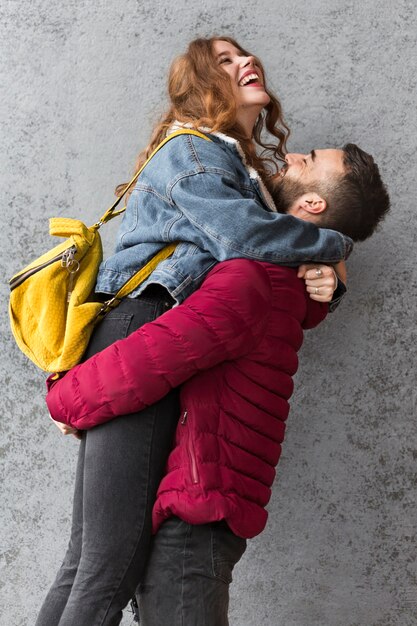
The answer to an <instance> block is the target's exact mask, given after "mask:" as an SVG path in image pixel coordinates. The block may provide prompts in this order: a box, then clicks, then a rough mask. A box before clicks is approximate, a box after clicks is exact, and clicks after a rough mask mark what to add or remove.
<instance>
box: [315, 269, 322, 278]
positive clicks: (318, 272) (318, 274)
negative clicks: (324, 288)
mask: <svg viewBox="0 0 417 626" xmlns="http://www.w3.org/2000/svg"><path fill="white" fill-rule="evenodd" d="M316 276H317V277H319V276H323V272H322V270H321V269H320V268H319V267H317V268H316Z"/></svg>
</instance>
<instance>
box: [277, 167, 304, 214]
mask: <svg viewBox="0 0 417 626" xmlns="http://www.w3.org/2000/svg"><path fill="white" fill-rule="evenodd" d="M308 191H311V185H309V186H308V188H307V185H305V184H303V183H300V182H299V181H297V180H291V178H287V177H286V176H284V177H283V178H276V179H275V180H274V182H273V185H272V190H271V194H272V197H273V199H274V202H275V206H276V207H277V210H278V212H279V213H287V212H288V211H289V209H291V207H292V206H293V205H294V203H295V202H296V200H298V198H299V197H300V196H303V195H304V194H305V193H308Z"/></svg>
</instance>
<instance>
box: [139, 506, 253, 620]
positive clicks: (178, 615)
mask: <svg viewBox="0 0 417 626" xmlns="http://www.w3.org/2000/svg"><path fill="white" fill-rule="evenodd" d="M245 549H246V540H245V539H242V538H241V537H237V536H236V535H235V534H233V533H232V531H231V530H230V529H229V527H228V526H227V524H226V523H225V522H215V523H212V524H203V525H201V526H195V525H191V524H187V523H186V522H184V521H182V520H180V519H179V518H178V517H171V518H169V519H168V520H167V521H166V522H164V524H163V525H162V526H161V528H160V529H159V531H158V533H157V534H156V535H155V537H154V539H153V544H152V550H151V555H150V558H149V562H148V566H147V569H146V573H145V577H144V578H143V580H142V582H141V583H140V585H139V587H138V590H137V599H138V604H139V616H140V617H139V620H140V626H227V625H228V624H229V621H228V617H227V613H228V608H229V585H230V583H231V582H232V570H233V568H234V566H235V565H236V563H237V562H238V561H239V559H240V558H241V556H242V554H243V553H244V551H245Z"/></svg>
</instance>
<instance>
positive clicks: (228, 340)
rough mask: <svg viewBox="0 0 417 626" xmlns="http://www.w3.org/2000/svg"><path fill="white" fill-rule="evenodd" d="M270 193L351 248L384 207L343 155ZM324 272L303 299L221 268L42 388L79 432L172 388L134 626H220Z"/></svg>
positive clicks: (256, 525)
mask: <svg viewBox="0 0 417 626" xmlns="http://www.w3.org/2000/svg"><path fill="white" fill-rule="evenodd" d="M272 193H273V195H274V198H275V200H276V203H277V205H278V206H279V208H280V210H282V211H285V212H287V213H291V214H292V215H294V216H296V217H299V218H300V219H305V220H310V221H313V222H314V223H316V224H317V225H319V226H325V227H327V228H332V229H336V230H340V231H341V232H343V233H345V234H348V235H349V236H350V237H351V238H352V239H354V240H355V241H362V240H364V239H366V238H367V237H369V236H370V235H371V234H372V232H373V231H374V230H375V228H376V226H377V225H378V223H379V222H380V221H381V220H382V219H383V217H384V216H385V214H386V212H387V211H388V209H389V198H388V194H387V192H386V190H385V187H384V185H383V183H382V181H381V178H380V176H379V172H378V168H377V166H376V165H375V163H374V161H373V159H372V157H370V156H369V155H367V154H366V153H364V152H363V151H361V150H360V149H359V148H357V147H356V146H354V145H353V144H348V145H347V146H345V147H344V149H343V150H316V151H312V152H311V153H310V154H309V155H302V154H288V155H287V157H286V164H285V165H284V167H283V168H282V169H281V170H280V172H279V173H278V175H277V176H276V178H275V180H274V182H273V186H272ZM321 272H322V270H321V269H320V268H316V269H314V270H312V269H309V270H308V269H307V268H304V270H303V272H301V273H305V274H306V276H307V279H308V280H307V291H308V292H309V293H310V294H311V295H312V298H313V299H311V298H309V297H308V296H307V294H306V289H305V287H304V283H303V282H302V281H301V280H300V278H299V277H298V276H297V270H296V269H293V268H284V267H279V266H274V265H271V264H269V263H263V262H262V263H261V262H257V261H247V260H242V259H237V260H233V261H226V262H224V263H219V264H218V265H217V266H216V267H215V268H214V269H213V270H212V271H211V272H210V273H209V274H208V276H207V278H206V279H205V281H204V283H203V285H202V286H201V288H200V289H199V290H198V291H197V292H195V293H194V294H193V295H192V296H190V297H189V298H188V299H187V300H186V301H185V302H184V303H183V304H181V305H180V306H178V307H175V308H174V309H172V310H170V311H167V312H166V313H165V314H164V315H163V316H161V317H160V318H158V319H157V320H155V321H154V322H151V323H149V324H145V325H144V326H142V327H141V328H140V329H139V330H137V331H135V332H134V333H132V334H131V335H130V336H129V337H127V338H126V339H123V340H121V341H118V342H116V343H115V344H112V345H111V346H109V347H108V348H106V349H105V350H103V351H102V352H100V353H98V354H96V355H94V356H93V357H92V358H90V359H89V360H88V361H86V362H85V363H83V364H81V365H79V366H77V367H75V368H73V369H72V370H71V371H70V372H69V373H68V374H66V376H65V377H64V378H63V379H62V380H61V381H59V382H58V383H55V384H54V385H53V386H52V387H51V389H50V391H49V394H48V397H47V402H48V406H49V409H50V412H51V415H52V417H53V418H54V419H55V420H58V421H61V422H65V423H66V424H68V425H69V426H70V427H72V428H75V429H86V428H91V427H92V426H95V425H98V424H100V423H103V422H105V421H108V420H110V419H113V418H115V417H117V416H118V415H125V414H126V413H129V412H133V411H135V412H136V411H139V410H141V409H142V408H144V407H145V406H148V405H150V404H153V403H154V402H156V401H157V400H158V399H159V398H161V397H163V396H164V395H165V394H166V393H168V391H169V390H170V389H172V388H173V387H176V386H178V385H182V388H181V417H180V420H179V424H178V428H177V434H176V439H175V444H174V447H173V450H172V452H171V454H170V457H169V460H168V464H167V472H166V476H165V477H164V478H163V480H162V482H161V484H160V487H159V489H158V494H157V498H156V502H155V505H154V509H153V527H154V532H156V531H158V532H157V533H156V535H155V539H154V544H153V549H152V553H151V556H150V559H149V564H148V569H147V574H146V577H145V580H143V581H140V583H141V584H140V587H139V597H140V613H141V624H143V626H165V624H166V625H168V624H169V625H170V626H176V624H189V625H190V626H199V625H200V624H212V625H213V626H224V625H226V624H227V623H228V621H227V607H228V587H229V583H230V581H231V572H232V569H233V567H234V565H235V563H236V562H237V561H238V560H239V558H240V557H241V555H242V554H243V552H244V550H245V546H246V538H249V537H253V536H255V535H257V534H259V533H260V532H261V531H262V530H263V528H264V526H265V523H266V519H267V513H266V511H265V508H264V507H265V505H266V504H267V502H268V500H269V497H270V493H271V492H270V489H271V485H272V483H273V480H274V476H275V466H276V464H277V462H278V459H279V456H280V452H281V443H282V441H283V438H284V432H285V421H286V418H287V416H288V411H289V405H288V400H289V398H290V396H291V394H292V389H293V384H292V376H293V375H294V373H295V372H296V370H297V364H298V362H297V351H298V349H299V348H300V346H301V343H302V340H303V329H304V328H311V327H314V326H316V325H317V324H318V323H319V322H320V321H322V320H323V319H324V317H325V316H326V313H327V308H328V307H327V304H325V303H324V302H325V301H326V300H327V299H328V293H326V292H323V293H321V292H320V289H321V288H320V287H319V288H318V287H317V286H315V284H314V280H317V279H318V278H320V279H322V277H321V276H320V274H321ZM323 289H327V287H326V285H324V287H323ZM313 300H316V301H313ZM121 306H123V303H122V305H121Z"/></svg>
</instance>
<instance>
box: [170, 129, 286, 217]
mask: <svg viewBox="0 0 417 626" xmlns="http://www.w3.org/2000/svg"><path fill="white" fill-rule="evenodd" d="M192 127H193V126H192V124H190V123H186V124H183V123H182V122H177V121H175V122H173V124H172V126H171V127H170V128H169V129H168V131H167V135H169V134H170V133H173V132H175V131H176V130H180V129H181V128H192ZM198 130H199V131H200V132H202V133H207V134H210V135H214V136H215V137H218V138H219V139H221V140H222V141H224V142H225V143H228V144H230V145H233V146H235V148H236V150H237V152H238V154H239V156H240V158H241V160H242V163H243V165H244V166H245V168H246V171H247V172H248V174H249V178H251V179H252V180H256V181H257V183H258V186H259V190H260V192H261V194H262V197H263V199H264V202H265V204H266V205H267V207H268V208H269V209H270V210H271V211H273V212H274V213H277V212H278V211H277V208H276V206H275V203H274V201H273V199H272V196H271V194H270V193H269V191H268V189H267V188H266V185H265V183H264V181H263V180H262V178H261V177H260V175H259V173H258V172H257V171H256V170H255V168H254V167H252V166H251V165H248V163H247V161H246V156H245V153H244V151H243V148H242V146H241V145H240V143H239V141H238V140H237V139H235V138H234V137H230V135H225V133H220V132H215V133H213V132H212V131H211V130H210V128H207V127H206V126H201V127H199V128H198Z"/></svg>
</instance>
